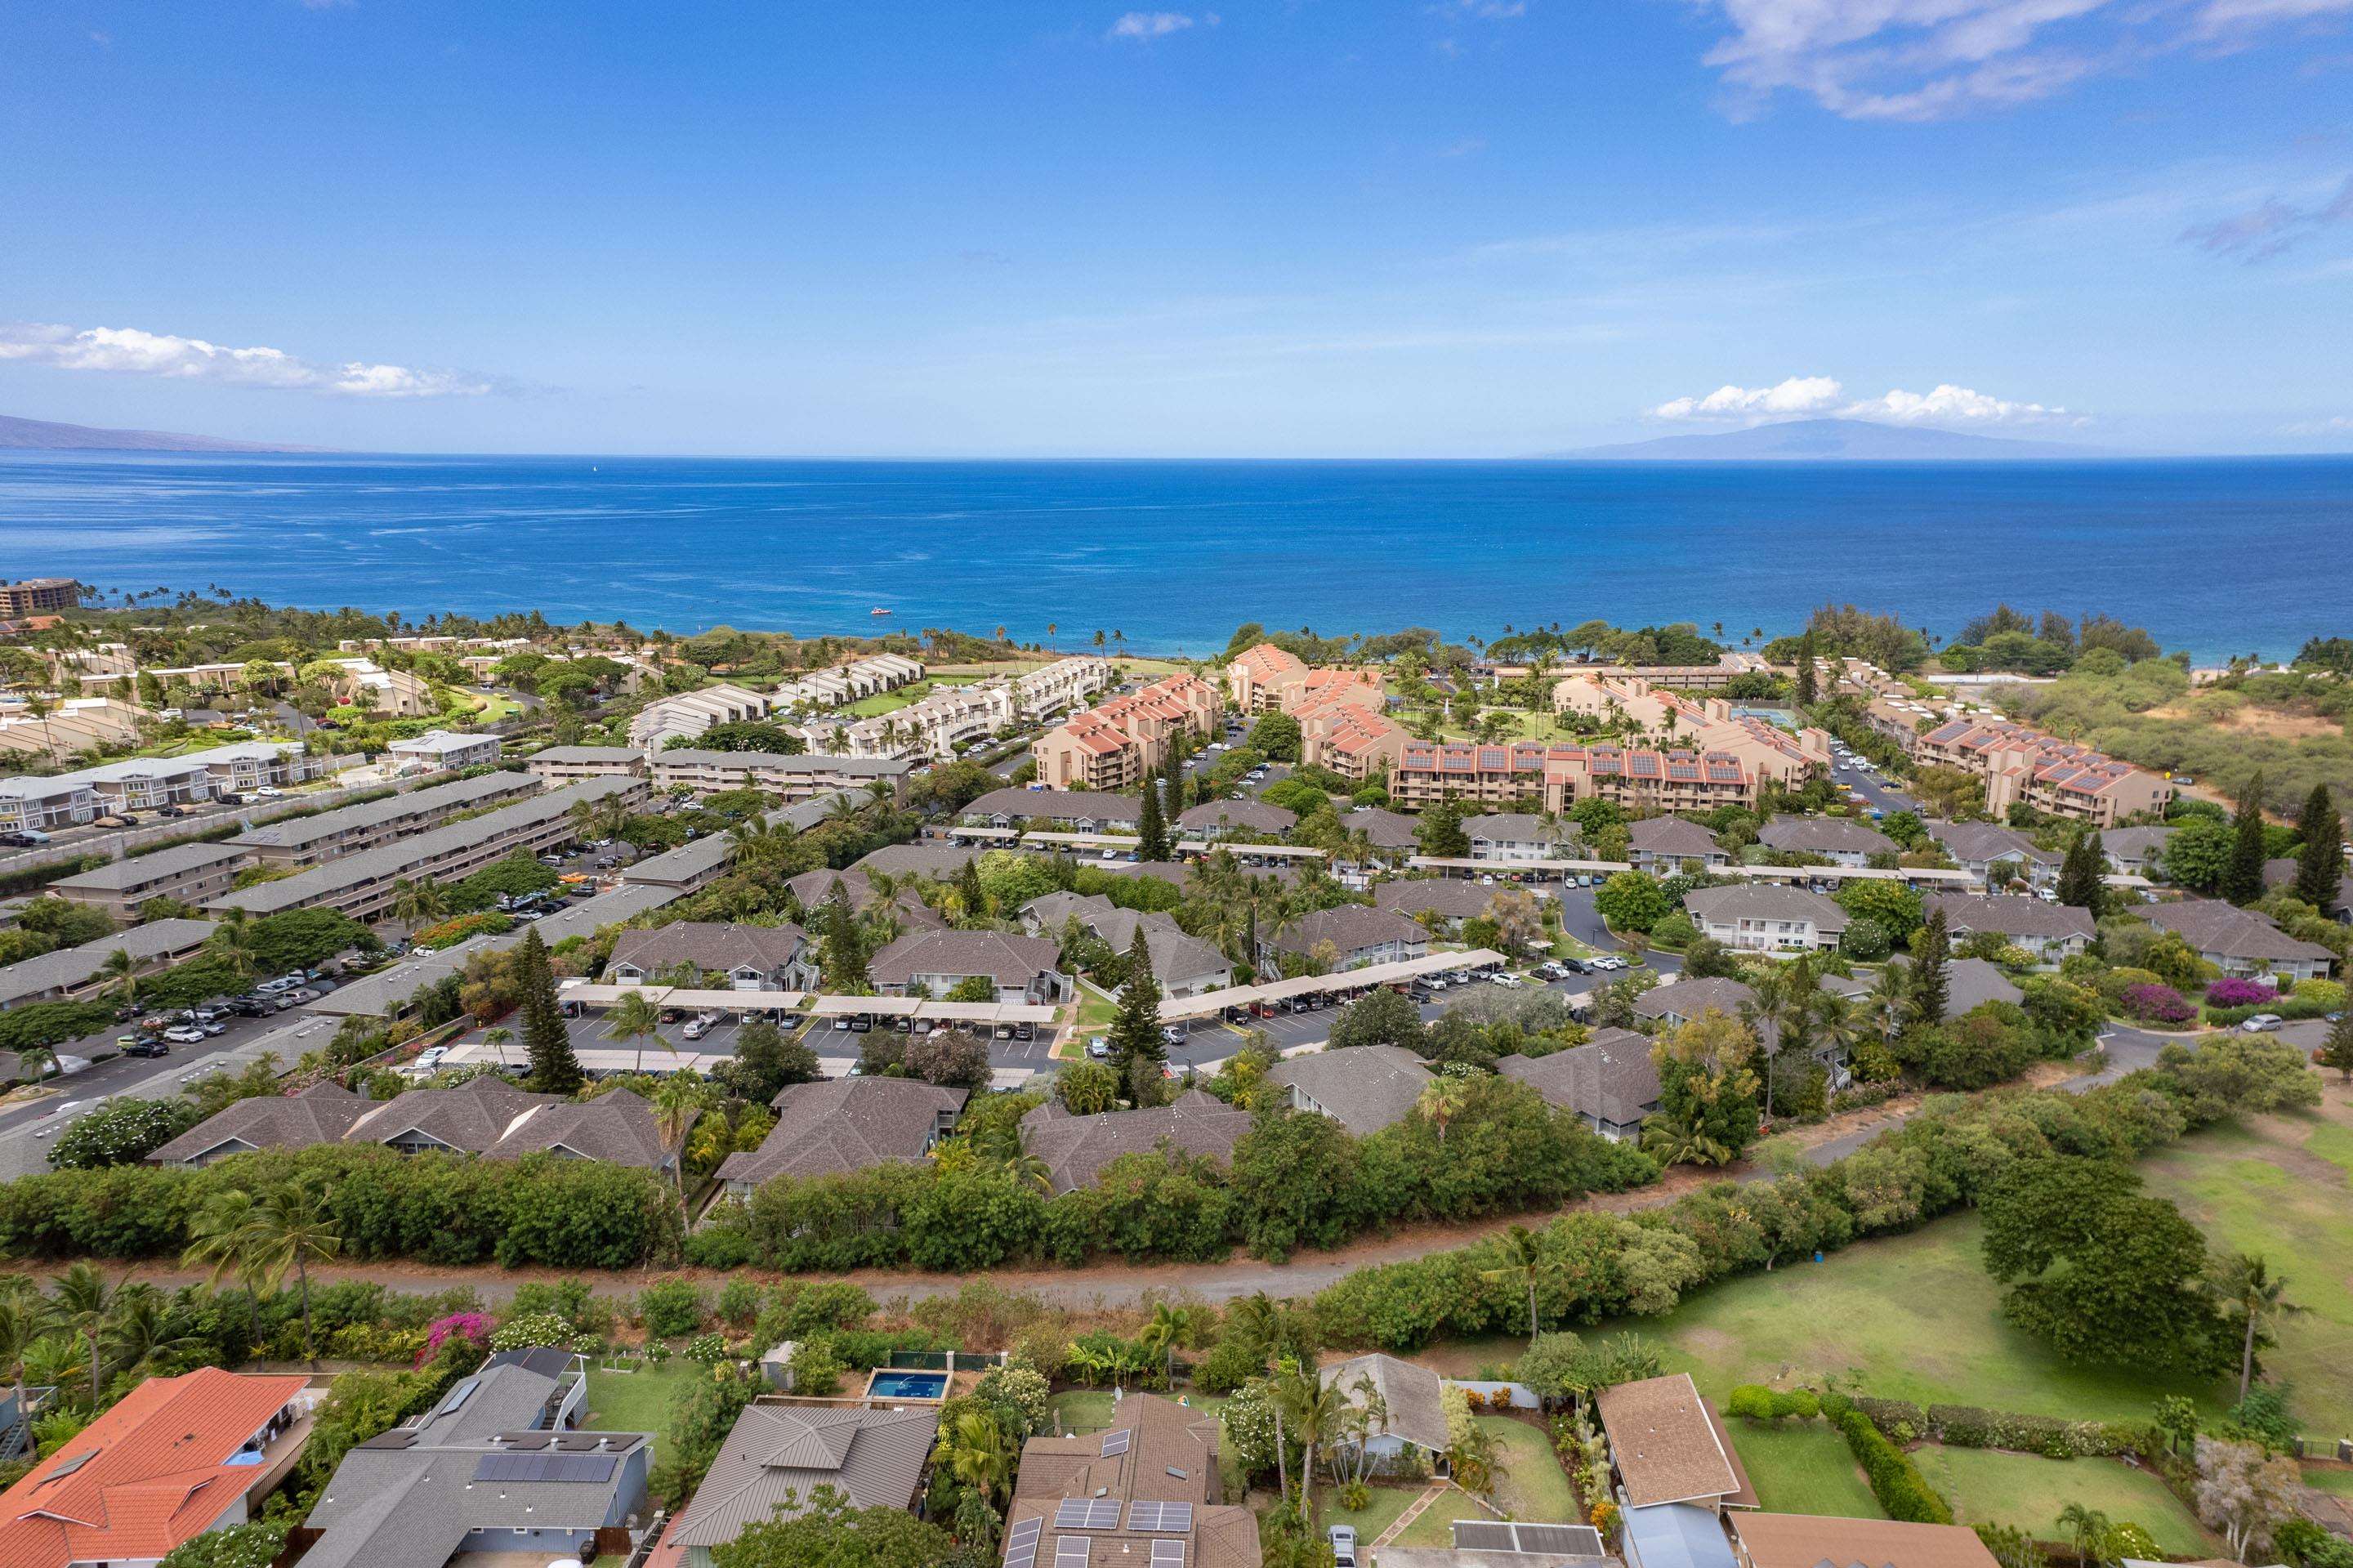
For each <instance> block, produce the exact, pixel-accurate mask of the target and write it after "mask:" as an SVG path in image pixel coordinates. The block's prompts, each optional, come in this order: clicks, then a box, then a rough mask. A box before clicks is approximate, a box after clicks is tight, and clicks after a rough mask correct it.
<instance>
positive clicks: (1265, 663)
mask: <svg viewBox="0 0 2353 1568" xmlns="http://www.w3.org/2000/svg"><path fill="white" fill-rule="evenodd" d="M1350 685H1356V686H1365V687H1368V688H1370V689H1371V690H1373V691H1375V692H1378V691H1379V690H1380V689H1381V673H1380V671H1379V670H1377V669H1374V668H1371V667H1364V668H1352V667H1348V666H1344V665H1333V666H1330V667H1328V668H1324V669H1312V668H1310V667H1309V666H1308V664H1307V662H1305V661H1304V660H1303V659H1301V658H1300V657H1299V656H1298V655H1296V654H1293V653H1287V652H1283V651H1282V649H1280V648H1277V647H1276V646H1275V645H1274V644H1273V643H1271V642H1261V643H1260V644H1259V645H1258V646H1257V647H1255V648H1252V649H1249V650H1247V651H1245V652H1241V653H1239V654H1237V655H1235V657H1234V659H1233V660H1232V662H1229V664H1227V666H1226V697H1227V700H1228V701H1229V702H1230V703H1232V704H1233V706H1234V711H1235V712H1236V713H1243V714H1270V713H1291V712H1293V711H1295V710H1296V709H1297V708H1299V707H1300V706H1301V705H1303V704H1306V703H1309V702H1312V701H1314V700H1315V699H1316V698H1318V697H1321V696H1323V695H1324V694H1327V693H1329V692H1332V691H1334V690H1335V689H1336V688H1339V687H1342V686H1350Z"/></svg>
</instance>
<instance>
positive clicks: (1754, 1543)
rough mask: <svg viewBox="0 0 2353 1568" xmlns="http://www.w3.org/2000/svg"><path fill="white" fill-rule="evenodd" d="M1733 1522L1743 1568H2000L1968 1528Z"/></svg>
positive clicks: (1811, 1518)
mask: <svg viewBox="0 0 2353 1568" xmlns="http://www.w3.org/2000/svg"><path fill="white" fill-rule="evenodd" d="M1730 1520H1731V1524H1732V1539H1733V1543H1734V1545H1735V1546H1736V1548H1737V1551H1738V1555H1739V1560H1740V1564H1741V1568H1821V1565H1822V1564H1823V1563H1829V1564H1831V1568H1856V1565H1858V1564H1867V1565H1868V1568H1996V1563H1997V1561H1998V1560H1997V1559H1996V1558H1995V1556H1994V1554H1993V1553H1992V1552H1989V1551H1987V1550H1986V1544H1985V1542H1982V1541H1980V1540H1978V1532H1977V1531H1974V1530H1971V1529H1969V1528H1968V1526H1967V1525H1960V1524H1906V1523H1904V1522H1902V1521H1900V1520H1892V1519H1838V1518H1833V1517H1831V1516H1828V1515H1817V1514H1804V1513H1750V1512H1746V1511H1744V1512H1740V1513H1736V1514H1733V1515H1731V1516H1730Z"/></svg>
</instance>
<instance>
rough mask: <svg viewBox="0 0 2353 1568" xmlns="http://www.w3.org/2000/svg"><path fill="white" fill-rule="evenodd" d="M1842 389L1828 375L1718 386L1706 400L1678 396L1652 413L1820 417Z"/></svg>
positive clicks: (1678, 416) (1664, 415) (1753, 417)
mask: <svg viewBox="0 0 2353 1568" xmlns="http://www.w3.org/2000/svg"><path fill="white" fill-rule="evenodd" d="M1840 392H1841V387H1840V386H1839V384H1838V383H1837V382H1836V381H1834V380H1832V379H1831V377H1829V376H1790V377H1789V378H1788V380H1786V381H1784V382H1782V383H1781V384H1780V385H1779V386H1778V387H1732V386H1724V387H1717V388H1716V389H1715V391H1713V392H1711V393H1709V394H1708V395H1707V396H1706V397H1677V398H1674V399H1672V401H1669V402H1665V403H1662V404H1660V405H1659V406H1658V407H1657V408H1653V409H1651V414H1652V415H1653V416H1654V417H1655V418H1662V419H1747V420H1750V421H1751V422H1756V421H1757V420H1760V419H1764V418H1773V417H1776V416H1783V417H1786V416H1788V415H1791V414H1818V413H1820V412H1821V411H1822V410H1824V409H1826V408H1831V407H1834V406H1835V405H1836V404H1837V402H1838V400H1839V394H1840Z"/></svg>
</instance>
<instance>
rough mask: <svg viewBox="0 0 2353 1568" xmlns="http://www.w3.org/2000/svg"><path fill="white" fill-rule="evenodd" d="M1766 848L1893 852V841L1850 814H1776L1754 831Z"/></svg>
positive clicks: (1821, 852)
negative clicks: (1832, 815) (1762, 827)
mask: <svg viewBox="0 0 2353 1568" xmlns="http://www.w3.org/2000/svg"><path fill="white" fill-rule="evenodd" d="M1757 841H1758V842H1761V843H1763V844H1764V845H1765V846H1766V847H1767V848H1768V849H1777V850H1795V851H1798V852H1799V853H1810V854H1894V853H1895V851H1896V845H1895V841H1894V839H1891V838H1889V837H1888V836H1887V835H1886V834H1885V833H1883V832H1880V831H1879V830H1878V829H1876V828H1874V827H1872V826H1871V825H1870V824H1868V823H1866V822H1859V821H1855V820H1854V819H1853V818H1852V817H1776V818H1774V819H1773V820H1772V821H1769V822H1767V823H1766V824H1765V826H1764V829H1763V830H1762V831H1761V832H1758V833H1757Z"/></svg>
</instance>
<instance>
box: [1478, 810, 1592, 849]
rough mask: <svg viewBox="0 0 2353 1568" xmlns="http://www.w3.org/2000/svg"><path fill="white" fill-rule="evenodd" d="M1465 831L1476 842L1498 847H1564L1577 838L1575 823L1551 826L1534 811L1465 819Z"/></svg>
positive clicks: (1491, 813)
mask: <svg viewBox="0 0 2353 1568" xmlns="http://www.w3.org/2000/svg"><path fill="white" fill-rule="evenodd" d="M1462 831H1463V832H1466V833H1468V834H1469V835H1470V836H1471V837H1472V838H1474V839H1492V840H1493V841H1495V842H1498V843H1550V844H1558V843H1564V842H1567V841H1568V840H1570V839H1573V838H1575V837H1576V836H1577V828H1576V826H1575V824H1573V823H1566V822H1547V821H1545V820H1544V819H1543V818H1542V817H1540V816H1537V815H1536V814H1535V812H1533V811H1490V812H1488V813H1487V814H1485V815H1484V816H1478V817H1465V818H1463V819H1462Z"/></svg>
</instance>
